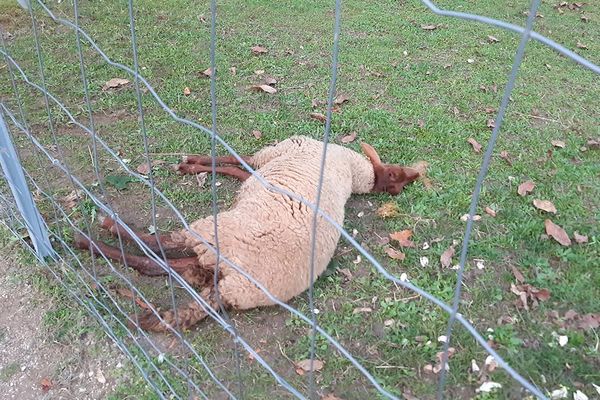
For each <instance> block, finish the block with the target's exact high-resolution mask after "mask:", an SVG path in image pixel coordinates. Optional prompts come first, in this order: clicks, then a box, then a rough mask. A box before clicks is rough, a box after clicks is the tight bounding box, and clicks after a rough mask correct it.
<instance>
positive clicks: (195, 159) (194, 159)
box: [183, 156, 252, 165]
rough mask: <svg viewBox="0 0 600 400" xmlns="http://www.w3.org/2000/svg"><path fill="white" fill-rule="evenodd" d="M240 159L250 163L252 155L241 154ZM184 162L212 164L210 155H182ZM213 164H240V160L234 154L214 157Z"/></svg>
mask: <svg viewBox="0 0 600 400" xmlns="http://www.w3.org/2000/svg"><path fill="white" fill-rule="evenodd" d="M242 160H244V161H246V162H247V163H248V164H251V162H250V161H251V160H252V157H248V156H242ZM183 163H184V164H200V165H212V157H211V156H184V157H183ZM215 164H233V165H240V162H239V161H238V159H237V158H235V157H234V156H225V157H215Z"/></svg>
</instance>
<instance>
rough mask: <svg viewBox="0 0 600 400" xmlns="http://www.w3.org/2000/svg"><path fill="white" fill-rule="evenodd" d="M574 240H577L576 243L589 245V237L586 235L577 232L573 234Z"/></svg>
mask: <svg viewBox="0 0 600 400" xmlns="http://www.w3.org/2000/svg"><path fill="white" fill-rule="evenodd" d="M573 239H575V242H577V243H579V244H582V243H587V241H588V237H587V236H585V235H580V234H579V232H577V231H575V232H573Z"/></svg>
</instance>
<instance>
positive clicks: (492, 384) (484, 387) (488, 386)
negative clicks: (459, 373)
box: [475, 381, 502, 393]
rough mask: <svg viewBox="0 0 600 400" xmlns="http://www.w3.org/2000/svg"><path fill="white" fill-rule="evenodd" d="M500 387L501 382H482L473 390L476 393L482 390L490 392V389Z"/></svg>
mask: <svg viewBox="0 0 600 400" xmlns="http://www.w3.org/2000/svg"><path fill="white" fill-rule="evenodd" d="M501 387H502V385H501V384H499V383H497V382H492V381H489V382H484V383H483V384H482V385H481V386H479V388H478V389H475V391H476V392H477V393H479V392H482V393H490V392H491V391H492V390H494V389H500V388H501Z"/></svg>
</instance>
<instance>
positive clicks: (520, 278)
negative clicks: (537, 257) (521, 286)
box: [510, 265, 525, 283]
mask: <svg viewBox="0 0 600 400" xmlns="http://www.w3.org/2000/svg"><path fill="white" fill-rule="evenodd" d="M510 269H511V270H512V273H513V275H514V276H515V279H516V280H517V282H519V283H523V282H525V277H524V276H523V274H522V273H521V271H519V270H518V269H517V267H515V266H514V265H511V266H510Z"/></svg>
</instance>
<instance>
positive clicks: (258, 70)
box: [254, 69, 265, 75]
mask: <svg viewBox="0 0 600 400" xmlns="http://www.w3.org/2000/svg"><path fill="white" fill-rule="evenodd" d="M254 73H255V74H256V75H262V74H264V73H265V70H264V69H257V70H256V71H254Z"/></svg>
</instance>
